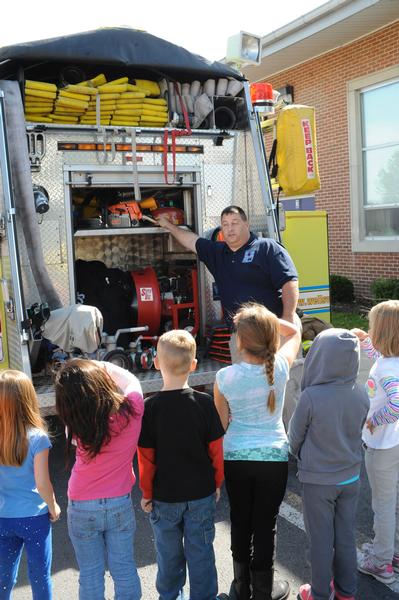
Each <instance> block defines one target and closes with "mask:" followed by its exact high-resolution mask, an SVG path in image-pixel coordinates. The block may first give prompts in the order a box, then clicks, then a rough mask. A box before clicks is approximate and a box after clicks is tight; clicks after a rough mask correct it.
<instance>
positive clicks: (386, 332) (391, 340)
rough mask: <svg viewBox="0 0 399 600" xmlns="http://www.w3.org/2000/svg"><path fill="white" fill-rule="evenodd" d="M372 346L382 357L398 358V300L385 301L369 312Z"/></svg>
mask: <svg viewBox="0 0 399 600" xmlns="http://www.w3.org/2000/svg"><path fill="white" fill-rule="evenodd" d="M369 325H370V331H371V338H372V341H373V346H374V347H375V349H376V350H378V351H379V352H381V354H382V355H383V356H387V357H388V356H399V300H386V301H385V302H380V303H379V304H376V305H375V306H373V308H372V309H371V310H370V312H369Z"/></svg>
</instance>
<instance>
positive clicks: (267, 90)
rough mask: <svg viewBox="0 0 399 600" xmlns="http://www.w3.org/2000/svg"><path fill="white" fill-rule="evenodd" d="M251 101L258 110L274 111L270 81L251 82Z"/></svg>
mask: <svg viewBox="0 0 399 600" xmlns="http://www.w3.org/2000/svg"><path fill="white" fill-rule="evenodd" d="M250 93H251V102H252V105H253V107H254V108H256V109H257V110H258V111H259V112H268V113H272V112H274V100H273V86H272V84H271V83H266V82H261V83H251V85H250Z"/></svg>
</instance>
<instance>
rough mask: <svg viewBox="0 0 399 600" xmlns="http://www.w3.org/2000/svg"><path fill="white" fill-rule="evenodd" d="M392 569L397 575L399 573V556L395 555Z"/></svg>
mask: <svg viewBox="0 0 399 600" xmlns="http://www.w3.org/2000/svg"><path fill="white" fill-rule="evenodd" d="M392 568H393V570H394V571H395V573H399V555H398V554H394V555H393V559H392Z"/></svg>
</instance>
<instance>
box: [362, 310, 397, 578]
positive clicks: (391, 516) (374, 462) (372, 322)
mask: <svg viewBox="0 0 399 600" xmlns="http://www.w3.org/2000/svg"><path fill="white" fill-rule="evenodd" d="M369 327H370V329H369V332H368V334H367V333H366V332H364V331H362V330H361V329H354V330H353V333H355V334H356V335H357V337H358V338H359V339H360V341H361V347H362V349H363V350H364V351H365V352H366V354H367V355H368V356H369V358H371V359H372V360H374V361H375V362H374V364H373V366H372V367H371V370H370V374H369V377H368V380H367V384H366V389H367V393H368V396H369V399H370V410H369V413H368V415H367V421H366V425H365V426H364V428H363V436H362V437H363V442H364V447H365V463H366V470H367V475H368V479H369V482H370V487H371V497H372V507H373V512H374V540H373V543H372V544H371V548H368V552H367V554H366V555H365V556H364V558H362V559H361V560H360V561H359V563H358V569H359V571H360V572H361V573H366V574H368V575H371V576H372V577H374V578H375V579H377V580H378V581H382V582H383V583H387V584H388V583H392V582H393V581H394V580H395V575H394V572H395V571H396V572H397V573H399V301H398V300H388V301H386V302H380V303H379V304H377V305H376V306H374V307H373V308H372V309H371V311H370V313H369Z"/></svg>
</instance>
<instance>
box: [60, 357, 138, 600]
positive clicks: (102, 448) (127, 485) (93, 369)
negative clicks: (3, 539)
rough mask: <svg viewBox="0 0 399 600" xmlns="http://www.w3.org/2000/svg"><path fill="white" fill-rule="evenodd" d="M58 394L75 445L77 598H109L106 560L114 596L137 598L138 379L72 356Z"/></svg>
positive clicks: (71, 526) (72, 515)
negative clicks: (135, 469) (135, 462)
mask: <svg viewBox="0 0 399 600" xmlns="http://www.w3.org/2000/svg"><path fill="white" fill-rule="evenodd" d="M55 393H56V406H57V411H58V414H59V416H60V418H61V420H62V421H63V423H64V425H65V426H66V431H67V438H68V440H67V446H68V450H69V449H70V448H71V445H76V461H75V464H74V466H73V468H72V473H71V477H70V479H69V482H68V510H67V516H68V532H69V537H70V538H71V542H72V545H73V547H74V550H75V555H76V560H77V562H78V565H79V570H80V576H79V598H80V600H98V599H99V598H104V575H105V568H106V565H108V568H109V571H110V574H111V577H112V579H113V581H114V588H115V598H116V599H122V598H123V600H139V598H141V587H140V580H139V577H138V574H137V568H136V563H135V560H134V553H133V552H134V532H135V518H134V511H133V506H132V500H131V497H130V493H131V490H132V487H133V485H134V483H135V480H136V478H135V475H134V472H133V466H132V462H133V457H134V455H135V453H136V450H137V442H138V438H139V434H140V429H141V421H142V417H143V412H144V401H143V394H142V391H141V386H140V383H139V381H138V379H137V378H136V377H135V376H134V375H133V374H132V373H129V372H128V371H125V369H121V368H120V367H118V366H117V365H114V364H111V363H108V362H99V361H95V360H87V359H72V360H70V361H67V362H66V363H65V364H64V365H63V367H62V368H61V369H60V371H59V372H58V373H57V378H56V384H55Z"/></svg>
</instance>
